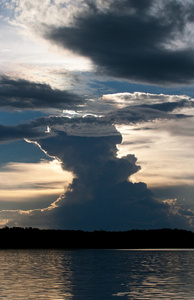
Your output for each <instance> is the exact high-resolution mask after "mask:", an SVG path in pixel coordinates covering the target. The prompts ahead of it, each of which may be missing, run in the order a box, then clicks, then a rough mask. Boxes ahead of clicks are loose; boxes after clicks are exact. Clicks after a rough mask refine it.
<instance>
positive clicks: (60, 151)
mask: <svg viewBox="0 0 194 300" xmlns="http://www.w3.org/2000/svg"><path fill="white" fill-rule="evenodd" d="M113 127H114V126H113ZM121 142H122V137H121V135H120V133H118V132H117V134H115V135H112V136H95V137H92V136H78V135H77V136H76V135H74V136H70V135H67V133H65V132H63V131H58V132H57V134H56V135H55V136H52V137H49V138H47V139H42V140H39V141H38V143H39V145H40V146H41V148H43V149H44V150H45V151H46V152H47V153H48V154H49V155H51V156H55V157H58V158H59V159H60V160H61V162H62V166H63V168H64V169H65V170H69V171H72V172H73V173H74V176H75V177H74V179H73V181H72V183H71V184H70V185H69V187H68V190H67V191H66V192H65V193H64V194H63V195H61V196H60V197H59V199H58V200H57V201H56V202H55V203H54V204H52V206H51V207H50V209H48V210H45V211H44V212H43V213H42V216H44V214H46V215H47V218H48V219H49V220H50V222H51V223H52V222H53V224H55V226H57V227H58V228H65V229H83V230H95V229H106V230H128V229H130V228H160V227H164V226H167V227H174V226H176V223H177V224H179V226H181V225H184V227H188V228H189V223H188V220H187V217H186V216H185V215H186V212H185V211H183V210H180V209H179V213H177V214H174V212H172V207H171V206H170V205H169V204H168V203H167V202H166V203H163V202H161V201H158V200H157V199H156V198H155V197H154V195H153V193H152V192H151V191H150V190H149V189H148V188H147V186H146V184H145V183H142V182H139V183H133V182H131V180H130V176H131V175H133V174H134V173H136V172H138V171H139V170H140V166H138V165H137V164H136V162H137V159H136V158H135V156H134V155H127V156H126V157H122V158H118V157H117V151H118V149H117V144H120V143H121Z"/></svg>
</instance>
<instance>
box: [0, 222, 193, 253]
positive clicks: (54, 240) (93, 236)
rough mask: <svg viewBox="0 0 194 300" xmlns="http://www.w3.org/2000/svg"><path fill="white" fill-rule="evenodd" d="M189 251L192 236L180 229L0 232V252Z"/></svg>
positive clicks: (17, 230)
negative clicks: (66, 250)
mask: <svg viewBox="0 0 194 300" xmlns="http://www.w3.org/2000/svg"><path fill="white" fill-rule="evenodd" d="M59 248H62V249H152V248H153V249H162V248H163V249H173V248H178V249H185V248H188V249H191V248H194V232H191V231H187V230H181V229H155V230H130V231H114V232H113V231H102V230H101V231H93V232H88V231H81V230H52V229H38V228H21V227H13V228H8V227H5V228H2V229H0V249H59Z"/></svg>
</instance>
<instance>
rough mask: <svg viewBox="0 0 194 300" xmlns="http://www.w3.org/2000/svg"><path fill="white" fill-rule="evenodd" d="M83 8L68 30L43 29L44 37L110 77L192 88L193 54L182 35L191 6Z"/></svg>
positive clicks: (128, 1) (91, 4)
mask: <svg viewBox="0 0 194 300" xmlns="http://www.w3.org/2000/svg"><path fill="white" fill-rule="evenodd" d="M86 3H87V4H88V7H87V8H86V9H85V12H84V11H83V9H82V10H81V11H80V14H78V13H77V15H76V16H75V17H74V23H73V24H72V23H71V24H70V25H68V26H66V27H65V26H63V27H52V28H51V27H50V28H48V27H47V28H45V31H44V36H45V37H46V38H47V39H49V40H51V41H53V43H57V44H59V45H61V46H62V47H64V48H69V49H71V50H73V51H74V52H77V53H79V54H81V55H84V56H86V57H89V58H91V59H92V61H93V62H94V63H95V64H96V66H97V67H98V71H100V72H105V73H106V74H108V75H111V76H114V77H119V78H126V79H129V80H133V81H137V82H143V83H151V84H159V85H166V84H169V85H170V84H188V83H191V82H193V80H194V71H193V70H194V58H193V48H192V47H191V46H190V45H189V44H188V37H187V35H186V31H187V25H189V24H192V23H193V22H194V18H193V12H194V5H193V4H192V3H190V4H189V3H188V2H187V3H186V2H185V3H183V2H181V1H178V0H173V1H161V2H160V3H158V2H157V1H154V0H153V1H151V0H145V1H134V0H125V1H121V0H119V1H116V0H114V1H104V2H103V4H104V8H103V7H101V8H99V6H100V5H99V3H98V1H97V0H96V1H86ZM157 6H158V8H157ZM107 7H108V8H107ZM186 40H187V41H186ZM183 44H184V45H183Z"/></svg>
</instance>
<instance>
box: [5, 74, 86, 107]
mask: <svg viewBox="0 0 194 300" xmlns="http://www.w3.org/2000/svg"><path fill="white" fill-rule="evenodd" d="M84 103H85V100H84V98H83V97H81V96H79V95H76V94H74V93H72V92H69V91H65V90H59V89H53V88H51V86H50V85H48V84H43V83H36V82H30V81H27V80H25V79H12V78H9V77H5V76H1V77H0V107H3V108H7V109H10V110H13V109H26V110H27V109H28V110H29V109H30V110H45V109H49V108H56V109H66V108H75V107H76V106H79V105H83V104H84Z"/></svg>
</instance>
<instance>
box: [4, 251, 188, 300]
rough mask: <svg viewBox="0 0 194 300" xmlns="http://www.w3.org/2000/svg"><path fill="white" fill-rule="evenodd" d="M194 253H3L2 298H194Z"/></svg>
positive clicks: (31, 299) (84, 299) (101, 299)
mask: <svg viewBox="0 0 194 300" xmlns="http://www.w3.org/2000/svg"><path fill="white" fill-rule="evenodd" d="M193 263H194V252H192V251H185V252H182V251H116V250H72V251H71V250H69V251H67V250H7V251H0V266H1V267H0V299H7V300H24V299H25V300H28V299H29V300H36V299H40V300H44V299H48V300H70V299H72V300H87V299H92V300H103V299H106V300H109V299H117V298H118V299H133V300H138V299H154V300H157V299H176V300H178V299H181V300H184V299H194V287H193V282H194V272H193Z"/></svg>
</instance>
